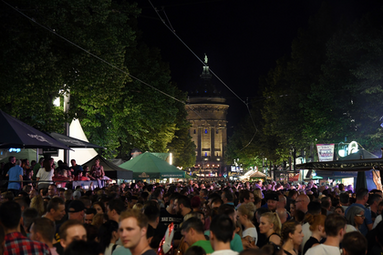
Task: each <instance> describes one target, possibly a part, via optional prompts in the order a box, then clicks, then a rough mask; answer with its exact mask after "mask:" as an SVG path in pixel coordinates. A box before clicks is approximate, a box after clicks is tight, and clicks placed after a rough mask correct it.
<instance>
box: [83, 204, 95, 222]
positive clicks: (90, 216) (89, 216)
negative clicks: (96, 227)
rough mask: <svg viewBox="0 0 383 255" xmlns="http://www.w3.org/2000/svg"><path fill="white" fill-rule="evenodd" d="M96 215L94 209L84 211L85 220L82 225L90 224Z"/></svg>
mask: <svg viewBox="0 0 383 255" xmlns="http://www.w3.org/2000/svg"><path fill="white" fill-rule="evenodd" d="M96 214H97V211H96V209H94V208H88V209H86V210H85V218H84V223H85V224H92V221H93V218H94V216H95V215H96Z"/></svg>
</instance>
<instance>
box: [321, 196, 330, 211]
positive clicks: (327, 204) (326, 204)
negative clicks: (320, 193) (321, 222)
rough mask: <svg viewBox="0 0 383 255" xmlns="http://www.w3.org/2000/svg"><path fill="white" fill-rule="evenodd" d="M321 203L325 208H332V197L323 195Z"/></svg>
mask: <svg viewBox="0 0 383 255" xmlns="http://www.w3.org/2000/svg"><path fill="white" fill-rule="evenodd" d="M321 205H322V207H323V208H325V209H326V210H328V211H329V210H330V208H331V198H330V197H322V198H321Z"/></svg>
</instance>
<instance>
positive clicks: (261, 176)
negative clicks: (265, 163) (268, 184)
mask: <svg viewBox="0 0 383 255" xmlns="http://www.w3.org/2000/svg"><path fill="white" fill-rule="evenodd" d="M249 177H250V178H266V175H265V174H264V173H261V172H259V171H256V172H255V173H253V174H252V175H250V176H249Z"/></svg>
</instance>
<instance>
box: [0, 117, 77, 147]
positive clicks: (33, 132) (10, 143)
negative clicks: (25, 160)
mask: <svg viewBox="0 0 383 255" xmlns="http://www.w3.org/2000/svg"><path fill="white" fill-rule="evenodd" d="M0 123H1V125H0V147H1V148H12V147H13V148H42V149H43V148H58V149H65V150H70V148H68V147H67V146H65V145H64V144H62V143H61V142H59V141H57V140H56V139H54V138H52V137H51V136H50V135H47V134H45V133H43V132H41V131H39V130H37V129H35V128H33V127H31V126H29V125H27V124H25V123H24V122H22V121H20V120H18V119H16V118H14V117H12V116H11V115H8V114H6V113H5V112H3V111H1V110H0Z"/></svg>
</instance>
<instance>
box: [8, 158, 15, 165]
mask: <svg viewBox="0 0 383 255" xmlns="http://www.w3.org/2000/svg"><path fill="white" fill-rule="evenodd" d="M8 161H9V162H10V163H11V164H12V165H14V164H16V158H15V157H14V156H10V157H9V158H8Z"/></svg>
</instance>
